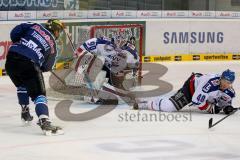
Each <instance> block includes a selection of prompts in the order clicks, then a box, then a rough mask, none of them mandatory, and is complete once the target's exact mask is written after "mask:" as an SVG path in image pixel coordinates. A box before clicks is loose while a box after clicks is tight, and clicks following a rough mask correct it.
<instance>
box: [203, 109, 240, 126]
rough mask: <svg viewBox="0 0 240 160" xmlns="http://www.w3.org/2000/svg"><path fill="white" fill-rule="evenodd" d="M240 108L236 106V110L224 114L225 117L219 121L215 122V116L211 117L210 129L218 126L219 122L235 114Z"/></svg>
mask: <svg viewBox="0 0 240 160" xmlns="http://www.w3.org/2000/svg"><path fill="white" fill-rule="evenodd" d="M239 109H240V108H236V109H235V110H234V111H232V112H231V113H230V114H228V115H226V116H224V117H223V118H221V119H220V120H218V121H217V122H215V123H214V124H213V118H210V119H209V121H208V129H210V128H212V127H214V126H216V125H217V124H218V123H220V122H222V121H223V120H224V119H226V118H227V117H229V116H231V115H233V114H234V113H235V112H237V111H238V110H239Z"/></svg>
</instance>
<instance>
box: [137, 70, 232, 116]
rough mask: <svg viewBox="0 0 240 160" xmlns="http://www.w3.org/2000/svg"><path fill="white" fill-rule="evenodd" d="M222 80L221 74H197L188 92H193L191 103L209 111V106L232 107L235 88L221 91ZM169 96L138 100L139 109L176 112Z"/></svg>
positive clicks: (190, 83)
mask: <svg viewBox="0 0 240 160" xmlns="http://www.w3.org/2000/svg"><path fill="white" fill-rule="evenodd" d="M220 78H221V75H219V74H205V75H201V74H197V75H194V77H192V78H191V79H192V80H191V81H190V82H189V89H188V88H187V90H188V91H189V92H191V93H189V95H192V96H191V97H192V98H191V101H192V104H193V106H194V107H198V108H199V109H200V110H206V111H208V107H209V104H216V105H218V106H219V107H221V108H224V107H226V106H228V105H231V103H232V99H233V98H234V97H235V92H234V90H233V88H230V89H225V90H224V91H222V90H220ZM192 82H193V84H192ZM185 94H187V93H185ZM169 96H171V95H162V96H158V97H152V98H139V99H137V101H138V107H139V109H149V110H156V111H164V112H175V111H177V108H176V106H175V105H174V103H173V102H172V101H171V100H170V99H169Z"/></svg>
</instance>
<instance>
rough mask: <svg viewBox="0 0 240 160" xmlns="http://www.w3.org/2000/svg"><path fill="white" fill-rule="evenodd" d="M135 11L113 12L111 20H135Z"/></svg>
mask: <svg viewBox="0 0 240 160" xmlns="http://www.w3.org/2000/svg"><path fill="white" fill-rule="evenodd" d="M136 17H137V12H136V11H127V10H113V11H112V18H136Z"/></svg>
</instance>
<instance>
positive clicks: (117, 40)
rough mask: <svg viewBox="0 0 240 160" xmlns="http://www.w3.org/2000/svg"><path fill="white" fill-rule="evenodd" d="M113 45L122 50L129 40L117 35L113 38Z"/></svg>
mask: <svg viewBox="0 0 240 160" xmlns="http://www.w3.org/2000/svg"><path fill="white" fill-rule="evenodd" d="M112 43H114V45H115V47H116V48H121V47H122V46H124V45H125V44H126V43H127V40H126V39H125V38H124V37H123V36H120V35H117V36H115V37H114V38H112Z"/></svg>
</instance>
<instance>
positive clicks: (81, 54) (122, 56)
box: [65, 36, 140, 104]
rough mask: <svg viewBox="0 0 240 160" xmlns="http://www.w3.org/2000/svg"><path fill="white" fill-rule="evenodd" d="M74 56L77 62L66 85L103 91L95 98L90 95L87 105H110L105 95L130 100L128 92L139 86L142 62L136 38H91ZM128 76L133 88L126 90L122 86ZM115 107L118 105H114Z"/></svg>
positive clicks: (128, 86)
mask: <svg viewBox="0 0 240 160" xmlns="http://www.w3.org/2000/svg"><path fill="white" fill-rule="evenodd" d="M74 55H75V57H76V58H75V59H74V62H73V65H72V71H71V72H70V73H69V74H68V75H67V76H66V77H65V82H66V84H67V85H71V86H86V87H87V88H89V89H91V90H93V91H97V90H98V91H99V90H100V91H103V92H95V93H94V94H93V93H92V92H90V91H89V93H88V94H87V95H88V96H85V97H84V100H85V101H88V102H93V103H102V104H107V101H108V100H109V99H111V98H110V97H107V96H106V94H104V93H106V92H107V93H108V95H112V94H114V95H116V97H118V98H119V97H121V98H123V97H125V98H128V100H129V101H130V100H131V98H129V97H130V95H129V92H128V91H126V88H131V87H133V86H134V84H135V83H136V82H135V81H136V80H137V70H138V68H139V60H140V58H139V55H138V53H137V50H136V47H135V38H134V37H131V38H130V39H129V41H126V40H125V39H123V38H121V37H120V36H116V37H114V38H107V37H100V38H92V39H89V40H87V41H86V42H84V43H83V44H80V46H79V47H78V48H77V49H76V50H75V53H74ZM127 76H128V79H130V83H131V84H126V85H125V86H124V85H122V84H123V81H124V79H125V78H126V77H127ZM128 82H129V81H128ZM80 94H81V93H80ZM84 95H86V94H84ZM117 101H118V100H117ZM125 101H126V100H125ZM111 103H112V102H111ZM115 103H117V102H116V101H114V104H115Z"/></svg>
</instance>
